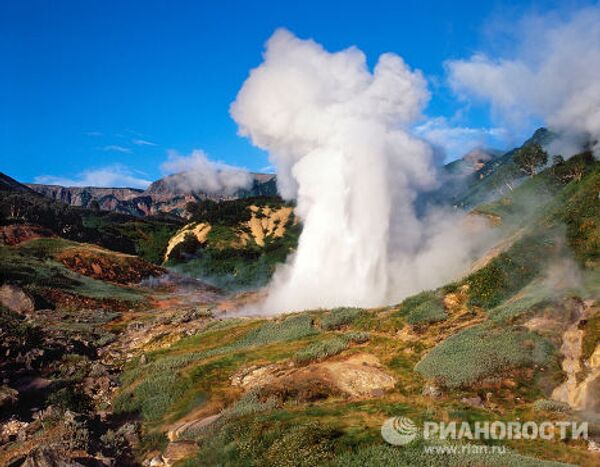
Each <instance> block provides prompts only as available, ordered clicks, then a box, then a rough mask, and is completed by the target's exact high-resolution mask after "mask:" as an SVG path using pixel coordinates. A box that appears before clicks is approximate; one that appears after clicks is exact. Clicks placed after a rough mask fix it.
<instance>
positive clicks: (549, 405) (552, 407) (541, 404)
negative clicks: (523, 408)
mask: <svg viewBox="0 0 600 467" xmlns="http://www.w3.org/2000/svg"><path fill="white" fill-rule="evenodd" d="M533 408H534V409H535V410H538V411H540V412H570V411H571V408H570V407H569V405H568V404H565V403H564V402H559V401H553V400H549V399H540V400H537V401H535V402H534V404H533Z"/></svg>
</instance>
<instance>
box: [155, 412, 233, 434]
mask: <svg viewBox="0 0 600 467" xmlns="http://www.w3.org/2000/svg"><path fill="white" fill-rule="evenodd" d="M221 416H222V414H220V413H218V414H215V415H210V416H208V417H204V418H200V419H197V420H191V421H189V422H183V423H179V424H178V425H176V426H175V428H173V429H171V430H169V432H168V433H167V438H169V441H177V440H178V439H179V438H181V437H185V435H186V434H187V433H190V432H193V433H198V432H200V431H202V430H205V429H206V428H207V427H209V426H210V425H212V424H213V423H214V422H216V421H217V420H218V419H219V418H221Z"/></svg>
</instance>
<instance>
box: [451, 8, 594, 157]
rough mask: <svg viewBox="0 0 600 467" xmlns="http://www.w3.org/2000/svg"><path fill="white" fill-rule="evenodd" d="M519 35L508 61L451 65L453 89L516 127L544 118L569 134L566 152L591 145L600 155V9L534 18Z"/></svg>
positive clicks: (481, 59)
mask: <svg viewBox="0 0 600 467" xmlns="http://www.w3.org/2000/svg"><path fill="white" fill-rule="evenodd" d="M517 33H518V37H519V38H520V39H519V43H517V45H516V46H515V47H514V49H513V50H514V51H515V52H514V53H513V55H512V56H510V57H506V58H500V59H492V58H489V57H488V56H486V55H484V54H476V55H474V56H472V57H471V58H470V59H468V60H455V61H450V62H448V63H447V67H448V72H449V79H450V84H451V86H452V87H453V88H454V90H456V91H457V92H458V93H459V94H461V95H463V96H464V97H472V98H476V99H480V100H483V101H486V102H489V103H490V104H491V108H492V111H493V113H494V114H495V116H496V117H497V118H499V119H501V120H503V122H504V123H506V124H508V125H510V126H512V127H513V128H518V127H519V126H523V124H524V122H528V121H531V120H535V119H542V120H544V121H545V122H546V124H547V125H548V126H549V127H550V128H551V129H553V130H555V131H558V132H559V133H564V134H565V136H566V137H565V141H563V142H562V143H561V144H562V145H563V148H562V150H570V151H572V150H573V146H574V143H578V144H579V145H581V143H588V142H591V143H592V144H593V145H594V150H595V153H596V155H597V156H598V155H600V146H599V145H598V139H599V138H600V79H598V77H599V76H600V6H598V5H596V6H592V7H588V8H584V9H580V10H577V11H575V12H572V13H570V14H567V15H561V16H560V17H559V16H557V15H546V16H530V17H527V18H525V19H523V20H522V21H521V22H519V25H518V28H517ZM571 154H572V153H571ZM571 154H569V153H566V154H565V153H563V155H565V156H569V155H571Z"/></svg>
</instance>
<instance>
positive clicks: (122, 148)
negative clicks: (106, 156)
mask: <svg viewBox="0 0 600 467" xmlns="http://www.w3.org/2000/svg"><path fill="white" fill-rule="evenodd" d="M100 149H101V150H102V151H106V152H121V153H123V154H131V149H129V148H126V147H125V146H119V145H118V144H109V145H107V146H102V147H101V148H100Z"/></svg>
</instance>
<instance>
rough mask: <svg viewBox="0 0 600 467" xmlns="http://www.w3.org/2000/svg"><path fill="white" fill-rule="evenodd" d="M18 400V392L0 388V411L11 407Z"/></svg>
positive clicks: (5, 387)
mask: <svg viewBox="0 0 600 467" xmlns="http://www.w3.org/2000/svg"><path fill="white" fill-rule="evenodd" d="M18 400H19V392H18V391H17V390H15V389H13V388H10V387H8V386H0V411H2V410H4V409H6V408H8V407H12V406H13V405H15V404H16V403H17V401H18Z"/></svg>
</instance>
